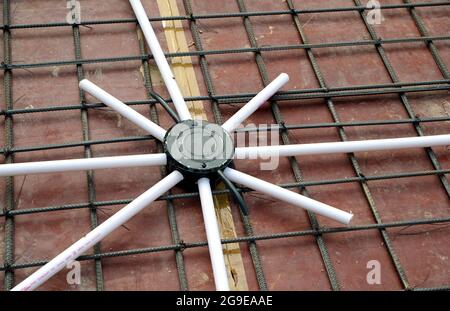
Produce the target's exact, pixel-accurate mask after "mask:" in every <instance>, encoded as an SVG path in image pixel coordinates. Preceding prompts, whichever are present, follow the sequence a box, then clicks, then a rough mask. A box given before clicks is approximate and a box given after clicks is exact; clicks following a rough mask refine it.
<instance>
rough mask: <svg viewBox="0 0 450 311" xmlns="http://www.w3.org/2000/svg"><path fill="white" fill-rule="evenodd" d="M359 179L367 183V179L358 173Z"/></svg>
mask: <svg viewBox="0 0 450 311" xmlns="http://www.w3.org/2000/svg"><path fill="white" fill-rule="evenodd" d="M358 177H359V179H361V181H364V182H365V181H367V177H366V176H365V175H364V174H363V173H358Z"/></svg>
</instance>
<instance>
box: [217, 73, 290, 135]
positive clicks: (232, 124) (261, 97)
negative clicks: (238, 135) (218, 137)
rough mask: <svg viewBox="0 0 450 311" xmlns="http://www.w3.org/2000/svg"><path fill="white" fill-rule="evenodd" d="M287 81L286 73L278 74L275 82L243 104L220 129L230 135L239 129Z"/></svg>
mask: <svg viewBox="0 0 450 311" xmlns="http://www.w3.org/2000/svg"><path fill="white" fill-rule="evenodd" d="M288 81H289V76H288V75H287V74H286V73H282V74H280V75H279V76H278V77H277V78H276V79H275V80H273V81H272V82H271V83H270V84H269V85H267V86H266V87H265V88H264V89H263V90H262V91H261V92H259V93H258V94H257V95H256V96H255V97H253V98H252V100H250V101H249V102H248V103H247V104H245V105H244V106H243V107H242V108H241V109H240V110H239V111H238V112H236V114H234V115H233V116H232V117H231V118H230V119H228V120H227V121H226V122H225V123H224V124H223V125H222V127H223V128H224V129H225V130H226V131H227V132H228V133H232V132H233V131H234V130H235V129H237V128H238V127H239V125H241V124H242V122H244V121H245V120H246V119H247V118H248V117H249V116H251V115H252V113H254V112H255V111H256V110H258V108H259V107H261V106H262V105H263V104H264V103H265V102H266V101H267V100H269V98H271V97H272V96H273V95H275V93H276V92H277V91H278V90H279V89H281V88H282V87H283V85H285V84H286V83H288Z"/></svg>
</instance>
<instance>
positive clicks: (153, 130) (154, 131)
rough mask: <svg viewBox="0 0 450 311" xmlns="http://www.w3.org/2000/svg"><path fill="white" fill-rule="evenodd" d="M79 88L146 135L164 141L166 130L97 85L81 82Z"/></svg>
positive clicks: (87, 81) (85, 81)
mask: <svg viewBox="0 0 450 311" xmlns="http://www.w3.org/2000/svg"><path fill="white" fill-rule="evenodd" d="M80 88H81V89H82V90H85V91H86V92H88V93H90V94H91V95H92V96H94V97H96V98H97V99H98V100H100V101H101V102H102V103H104V104H105V105H107V106H108V107H110V108H112V109H114V110H115V111H117V112H118V113H119V114H120V115H122V116H123V117H125V118H127V119H128V120H130V121H131V122H133V123H134V124H136V125H138V126H139V127H141V128H142V129H144V130H146V131H147V132H148V133H150V134H151V135H153V136H154V137H155V138H156V139H159V140H160V141H163V140H164V136H165V135H166V130H165V129H163V128H162V127H160V126H159V125H158V124H156V123H154V122H152V121H150V120H149V119H147V118H146V117H144V116H143V115H141V114H140V113H139V112H137V111H136V110H134V109H132V108H130V107H128V106H127V105H125V104H124V103H123V102H121V101H120V100H118V99H117V98H115V97H114V96H112V95H111V94H109V93H107V92H106V91H104V90H102V89H101V88H99V87H98V86H97V85H95V84H94V83H92V82H91V81H89V80H86V79H84V80H82V81H81V82H80Z"/></svg>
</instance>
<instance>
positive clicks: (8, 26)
mask: <svg viewBox="0 0 450 311" xmlns="http://www.w3.org/2000/svg"><path fill="white" fill-rule="evenodd" d="M3 30H7V31H9V30H11V26H10V25H9V24H4V25H3Z"/></svg>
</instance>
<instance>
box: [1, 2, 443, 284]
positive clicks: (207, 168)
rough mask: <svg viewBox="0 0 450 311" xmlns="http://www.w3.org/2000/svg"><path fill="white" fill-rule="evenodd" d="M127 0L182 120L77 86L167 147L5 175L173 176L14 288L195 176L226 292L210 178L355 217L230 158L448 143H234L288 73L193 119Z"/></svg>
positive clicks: (47, 273) (341, 218)
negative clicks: (222, 111)
mask: <svg viewBox="0 0 450 311" xmlns="http://www.w3.org/2000/svg"><path fill="white" fill-rule="evenodd" d="M130 4H131V6H132V8H133V10H134V13H135V14H136V17H137V20H138V22H139V24H140V26H141V29H142V31H143V33H144V35H145V38H146V40H147V43H148V45H149V47H150V50H151V52H152V55H153V58H154V60H155V62H156V64H157V66H158V68H159V70H160V72H161V75H162V77H163V80H164V82H165V84H166V86H167V89H168V91H169V94H170V97H171V99H172V101H173V104H174V106H175V109H176V112H177V115H176V114H175V113H174V112H173V111H171V110H170V107H168V105H167V103H165V102H164V101H163V100H162V99H161V98H160V97H158V96H156V95H155V96H156V97H157V98H158V100H159V101H160V102H161V104H163V106H164V107H165V108H166V109H168V111H169V112H170V113H171V116H172V117H173V118H174V119H175V120H176V121H177V123H176V124H175V125H174V126H173V127H172V128H171V129H169V130H168V131H166V130H165V129H163V128H161V127H160V126H159V125H157V124H155V123H153V122H152V121H150V120H149V119H147V118H146V117H144V116H143V115H141V114H139V113H138V112H136V111H135V110H133V109H131V108H130V107H128V106H127V105H125V104H124V103H123V102H121V101H120V100H118V99H117V98H115V97H113V96H112V95H110V94H108V93H107V92H105V91H104V90H102V89H101V88H99V87H98V86H96V85H95V84H93V83H92V82H90V81H88V80H83V81H81V82H80V88H81V89H83V90H84V91H86V92H88V93H90V94H91V95H92V96H94V97H96V98H97V99H98V100H100V101H101V102H103V103H104V104H105V105H107V106H108V107H110V108H112V109H113V110H115V111H116V112H117V113H119V114H121V115H122V116H123V117H125V118H126V119H128V120H129V121H131V122H133V123H134V124H136V125H137V126H139V127H141V128H142V129H144V130H146V131H147V132H148V133H149V134H151V135H153V136H154V137H155V138H156V139H158V140H160V141H161V142H162V143H163V144H164V151H165V152H164V153H161V154H147V155H131V156H117V157H101V158H92V159H74V160H62V161H47V162H31V163H16V164H4V165H0V176H16V175H30V174H43V173H54V172H66V171H78V170H98V169H107V168H118V167H140V166H145V167H148V166H159V165H167V167H168V171H169V172H170V174H169V175H167V176H166V177H165V178H163V179H162V180H161V181H159V182H158V183H156V184H155V185H154V186H153V187H151V188H150V189H148V190H147V191H146V192H144V193H143V194H141V195H140V196H139V197H137V198H136V199H134V200H133V201H132V202H131V203H130V204H128V205H126V206H125V207H124V208H122V209H121V210H119V211H118V212H117V213H116V214H114V215H113V216H111V217H110V218H109V219H107V220H106V221H105V222H103V223H102V224H100V225H99V226H98V227H96V228H95V229H94V230H92V231H91V232H89V233H88V234H86V235H85V236H84V237H83V238H81V239H80V240H79V241H77V242H76V243H74V244H73V245H71V246H69V247H68V248H67V249H66V250H64V251H63V252H62V253H60V254H59V255H57V256H56V257H55V258H53V259H52V260H50V261H49V262H48V263H47V264H45V265H44V266H42V267H41V268H40V269H38V270H37V271H36V272H34V273H33V274H32V275H30V276H29V277H28V278H26V279H25V280H24V281H23V282H21V283H20V284H18V285H17V286H16V287H14V288H13V291H26V290H34V289H36V288H37V287H39V286H40V285H41V284H43V283H44V282H45V281H47V280H48V279H49V278H51V277H52V276H53V275H55V274H56V273H57V272H58V271H60V270H62V269H63V268H64V267H65V266H66V265H67V264H68V263H70V262H72V261H73V260H75V259H76V258H78V257H79V256H80V255H82V254H83V253H84V252H85V251H87V250H88V249H90V248H91V247H93V246H94V245H95V244H97V243H98V242H100V241H101V240H102V239H103V238H104V237H106V236H107V235H108V234H110V233H111V232H112V231H114V230H115V229H117V228H118V227H120V226H121V225H123V224H124V223H125V222H127V221H128V220H129V219H131V218H132V217H133V216H135V215H136V214H138V213H139V212H140V211H141V210H142V209H144V208H145V207H147V206H148V205H149V204H150V203H152V202H153V201H155V200H156V199H158V198H159V197H160V196H162V195H163V194H164V193H166V192H167V191H169V190H170V189H171V188H173V187H174V186H175V185H177V184H178V183H180V182H181V181H183V180H187V181H190V183H191V184H192V182H196V183H197V186H198V192H199V195H200V202H201V207H202V213H203V218H204V223H205V230H206V236H207V241H208V249H209V254H210V258H211V264H212V270H213V274H214V281H215V286H216V289H217V290H220V291H227V290H229V284H228V278H227V271H226V267H225V261H224V256H223V252H222V244H221V240H220V233H219V226H218V223H217V219H216V215H215V211H214V202H213V196H212V190H211V180H212V179H214V180H216V179H221V180H223V181H224V182H225V184H226V185H227V186H228V187H229V188H230V190H231V193H232V194H233V195H234V197H235V199H236V200H237V202H238V203H239V206H240V207H241V210H242V212H243V213H244V214H246V213H247V212H248V211H247V208H246V206H245V203H244V202H243V200H242V197H241V196H240V194H239V192H238V191H237V190H236V188H235V187H234V185H233V183H237V184H240V185H243V186H245V187H248V188H250V189H253V190H256V191H259V192H262V193H264V194H267V195H269V196H271V197H273V198H276V199H278V200H280V201H283V202H286V203H288V204H292V205H295V206H298V207H301V208H304V209H306V210H308V211H311V212H314V213H317V214H320V215H323V216H326V217H329V218H331V219H334V220H336V221H338V222H340V223H343V224H346V225H348V224H349V223H350V221H351V219H352V217H353V215H352V214H351V213H348V212H345V211H342V210H339V209H337V208H334V207H332V206H329V205H327V204H324V203H321V202H318V201H316V200H313V199H311V198H307V197H305V196H302V195H300V194H298V193H295V192H292V191H289V190H286V189H284V188H281V187H279V186H276V185H274V184H271V183H269V182H266V181H263V180H261V179H258V178H255V177H253V176H250V175H248V174H245V173H243V172H240V171H237V170H235V169H232V168H231V167H230V164H231V163H232V161H233V160H239V159H254V158H257V157H267V156H272V157H278V156H301V155H312V154H327V153H351V152H361V151H374V150H390V149H404V148H419V147H432V146H441V145H448V144H450V135H437V136H426V137H410V138H395V139H381V140H366V141H349V142H330V143H317V144H297V145H283V146H268V147H266V146H264V147H238V148H235V146H234V142H233V138H232V136H233V133H234V131H235V130H236V129H237V128H238V127H239V125H241V124H242V123H243V122H244V121H245V120H246V119H247V118H248V117H249V116H250V115H251V114H252V113H253V112H255V111H256V110H257V109H258V108H259V107H260V106H261V105H262V104H264V103H265V102H266V101H267V100H269V99H270V98H271V97H272V96H273V95H274V94H275V93H276V92H277V91H278V90H279V89H280V88H281V87H282V86H283V85H285V84H286V83H287V82H288V80H289V77H288V75H287V74H284V73H283V74H281V75H279V76H278V77H277V78H276V79H275V80H274V81H273V82H271V83H270V84H269V85H268V86H267V87H265V88H264V89H263V90H262V91H261V92H260V93H258V94H257V95H256V96H255V97H254V98H253V99H252V100H251V101H250V102H248V103H247V104H246V105H244V106H243V107H242V108H241V109H240V110H239V111H238V112H237V113H236V114H235V115H233V116H232V117H231V118H230V119H229V120H228V121H226V122H225V123H224V124H223V125H222V126H219V125H217V124H213V123H209V122H206V121H200V120H193V119H192V118H191V114H190V112H189V109H188V107H187V105H186V103H185V101H184V98H183V96H182V94H181V92H180V89H179V87H178V85H177V83H176V81H175V77H174V75H173V73H172V71H171V69H170V66H169V64H168V62H167V60H166V57H165V55H164V53H163V51H162V49H161V46H160V44H159V42H158V40H157V38H156V35H155V33H154V31H153V28H152V26H151V24H150V22H149V19H148V16H147V14H146V12H145V10H144V8H143V6H142V3H141V2H140V0H130Z"/></svg>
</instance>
